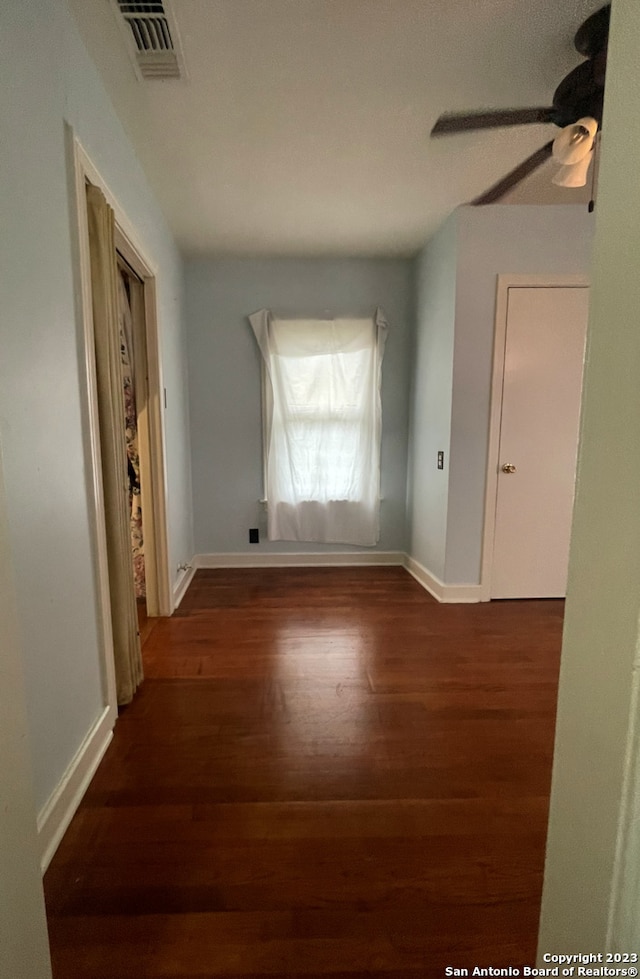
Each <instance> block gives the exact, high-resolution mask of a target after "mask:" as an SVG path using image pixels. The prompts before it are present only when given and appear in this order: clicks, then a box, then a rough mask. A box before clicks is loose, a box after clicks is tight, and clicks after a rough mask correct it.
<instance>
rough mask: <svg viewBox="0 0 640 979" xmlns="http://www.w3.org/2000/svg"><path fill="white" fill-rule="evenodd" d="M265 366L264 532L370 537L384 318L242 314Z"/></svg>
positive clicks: (323, 539)
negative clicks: (303, 318) (308, 318)
mask: <svg viewBox="0 0 640 979" xmlns="http://www.w3.org/2000/svg"><path fill="white" fill-rule="evenodd" d="M249 321H250V323H251V326H252V328H253V331H254V333H255V335H256V339H257V340H258V344H259V346H260V350H261V353H262V356H263V359H264V366H265V374H264V377H265V391H264V394H265V399H264V402H265V418H264V425H265V454H266V465H265V479H266V487H265V490H266V496H267V512H268V534H269V540H292V541H313V542H319V543H326V544H337V543H341V544H359V545H363V546H373V545H374V544H376V543H377V541H378V537H379V510H380V437H381V430H382V408H381V400H380V382H381V376H382V357H383V354H384V345H385V340H386V335H387V330H388V326H387V322H386V319H385V317H384V314H383V312H382V310H380V309H378V311H377V313H376V315H375V317H369V318H366V319H332V320H301V319H299V320H290V319H278V318H277V317H275V316H274V315H273V314H272V313H271V312H270V311H269V310H265V309H263V310H260V312H258V313H254V314H253V315H252V316H250V317H249Z"/></svg>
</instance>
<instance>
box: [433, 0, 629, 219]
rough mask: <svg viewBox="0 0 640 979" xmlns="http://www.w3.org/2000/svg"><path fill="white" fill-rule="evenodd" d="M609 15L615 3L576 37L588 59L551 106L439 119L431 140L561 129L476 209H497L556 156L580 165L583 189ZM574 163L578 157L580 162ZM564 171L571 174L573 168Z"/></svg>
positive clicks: (596, 124)
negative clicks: (537, 126)
mask: <svg viewBox="0 0 640 979" xmlns="http://www.w3.org/2000/svg"><path fill="white" fill-rule="evenodd" d="M610 13H611V4H610V3H608V4H607V5H606V6H604V7H602V8H601V9H600V10H598V11H596V13H594V14H592V15H591V16H590V17H588V18H587V20H585V22H584V24H582V26H581V27H580V28H579V29H578V31H577V32H576V36H575V38H574V45H575V47H576V50H577V51H578V52H579V54H581V55H583V57H584V58H586V59H587V60H586V61H582V62H581V63H580V64H579V65H578V66H577V67H576V68H574V69H573V71H571V72H569V74H568V75H567V77H566V78H564V79H563V80H562V81H561V82H560V84H559V85H558V87H557V89H556V90H555V92H554V95H553V102H552V104H551V105H550V106H548V107H547V106H534V107H532V108H524V109H495V110H487V111H479V112H464V113H461V112H450V113H445V115H442V116H440V118H439V119H438V121H437V122H436V124H435V126H434V127H433V129H432V130H431V135H432V136H448V135H453V134H455V133H463V132H471V131H473V130H478V129H499V128H501V127H503V126H525V125H531V124H533V123H545V122H552V123H553V124H554V125H556V126H559V127H560V128H561V129H562V130H563V132H562V133H561V134H560V135H559V136H558V137H557V139H555V140H550V142H548V143H545V144H544V146H541V147H540V149H539V150H536V151H535V153H532V154H531V156H528V157H527V159H526V160H523V161H522V163H520V164H519V165H518V166H517V167H515V168H514V169H513V170H511V172H510V173H508V174H507V175H506V177H503V178H502V179H501V180H499V181H498V182H497V183H496V184H494V185H493V186H492V187H490V188H489V190H487V191H485V192H484V193H483V194H481V195H480V197H477V198H476V199H475V200H474V201H472V203H473V204H493V203H494V202H495V201H498V200H500V199H501V198H502V197H504V195H505V194H507V193H508V192H509V191H510V190H511V189H512V188H513V187H516V186H517V185H518V184H519V183H520V181H522V180H524V178H525V177H528V176H529V174H530V173H533V171H534V170H536V169H537V168H538V167H539V166H541V165H542V164H543V163H544V162H545V161H546V160H548V159H549V157H550V156H551V155H552V154H553V155H554V156H555V157H556V158H557V159H558V161H559V162H561V163H565V164H570V165H571V166H573V167H575V165H576V163H577V162H580V163H581V166H580V167H578V169H580V171H581V175H583V176H584V180H582V185H584V182H585V180H586V171H587V169H588V166H589V162H590V160H591V150H592V147H593V145H594V139H595V136H596V132H597V130H598V129H599V128H600V127H601V125H602V104H603V100H604V81H605V74H606V68H607V43H608V40H609V16H610ZM554 144H555V145H554ZM576 158H579V161H577V160H576ZM565 169H566V170H567V171H568V170H569V167H566V168H565ZM570 180H571V178H570V177H569V178H568V181H567V182H565V183H564V185H565V186H571V185H572V184H571V182H570ZM573 186H576V184H575V182H574V183H573ZM578 186H579V184H578Z"/></svg>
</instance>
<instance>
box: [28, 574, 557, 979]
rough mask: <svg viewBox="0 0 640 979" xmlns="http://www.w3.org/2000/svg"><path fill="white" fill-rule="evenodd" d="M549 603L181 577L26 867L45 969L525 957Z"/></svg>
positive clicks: (385, 972) (234, 967)
mask: <svg viewBox="0 0 640 979" xmlns="http://www.w3.org/2000/svg"><path fill="white" fill-rule="evenodd" d="M562 614H563V603H562V602H556V601H531V602H492V603H490V604H486V605H438V604H437V603H436V602H435V601H433V600H432V599H431V598H430V596H429V595H428V594H427V593H426V592H425V591H423V589H422V588H421V587H420V586H419V585H418V584H417V583H416V582H415V581H414V580H413V579H412V578H411V577H410V576H409V575H408V573H407V572H406V571H404V570H403V569H401V568H359V569H353V568H338V569H334V568H331V569H330V568H327V569H306V568H296V569H277V570H272V569H264V570H259V571H253V570H251V571H249V570H231V571H227V570H224V571H199V572H198V573H197V574H196V576H195V578H194V581H193V583H192V585H191V587H190V589H189V592H188V593H187V595H186V596H185V598H184V600H183V603H182V606H181V608H180V609H179V611H178V612H177V613H176V615H175V616H174V617H173V618H172V619H164V620H159V621H158V622H157V624H156V625H155V627H154V629H153V631H152V632H151V634H150V636H149V638H148V639H147V642H146V645H145V648H144V656H145V672H146V678H147V679H146V680H145V683H144V685H143V687H142V688H141V691H140V693H139V695H138V696H137V697H136V699H135V700H134V702H133V704H131V705H130V706H129V707H127V708H126V709H125V710H124V711H123V712H122V714H121V716H120V719H119V721H118V724H117V726H116V730H115V736H114V741H113V743H112V745H111V747H110V748H109V750H108V752H107V755H106V756H105V759H104V761H103V763H102V765H101V766H100V769H99V770H98V772H97V774H96V776H95V778H94V781H93V783H92V785H91V787H90V789H89V791H88V793H87V795H86V797H85V799H84V801H83V803H82V805H81V807H80V809H79V811H78V813H77V815H76V817H75V819H74V820H73V822H72V824H71V826H70V828H69V831H68V833H67V835H66V837H65V839H64V840H63V842H62V844H61V846H60V849H59V850H58V853H57V854H56V856H55V858H54V860H53V862H52V864H51V867H50V868H49V871H48V873H47V875H46V878H45V890H46V897H47V906H48V914H49V928H50V937H51V946H52V956H53V966H54V977H55V979H128V977H132V979H133V977H136V979H140V977H146V979H211V977H218V976H220V977H224V976H230V977H231V976H233V977H242V979H257V977H264V976H270V977H305V979H318V977H320V976H332V977H333V979H361V977H379V979H382V977H385V979H409V977H411V979H417V977H431V976H434V977H436V976H439V977H440V976H444V967H445V966H446V965H452V966H454V967H456V968H469V969H471V968H472V967H473V966H474V965H479V966H484V967H486V966H489V965H492V966H496V967H504V966H508V965H512V966H520V967H521V966H522V965H523V964H529V965H534V964H535V963H534V959H535V944H536V933H537V922H538V914H539V905H540V894H541V883H542V869H543V859H544V841H545V834H546V820H547V807H548V793H549V785H550V773H551V757H552V747H553V725H554V714H555V700H556V686H557V675H558V664H559V651H560V641H561V629H562Z"/></svg>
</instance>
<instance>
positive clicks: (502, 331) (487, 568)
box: [480, 273, 590, 602]
mask: <svg viewBox="0 0 640 979" xmlns="http://www.w3.org/2000/svg"><path fill="white" fill-rule="evenodd" d="M496 278H497V284H496V317H495V330H494V339H493V366H492V377H491V403H490V409H489V440H488V446H487V470H486V479H485V503H484V531H483V535H482V561H481V565H480V601H481V602H489V601H491V574H492V571H493V547H494V536H495V529H496V507H497V503H498V463H499V461H500V460H499V453H500V427H501V424H502V389H503V384H504V358H505V353H506V346H507V315H508V312H509V309H508V307H509V289H512V288H524V289H579V288H588V287H589V284H590V283H589V279H588V278H587V276H585V275H512V274H510V273H507V274H500V275H498V276H497V277H496Z"/></svg>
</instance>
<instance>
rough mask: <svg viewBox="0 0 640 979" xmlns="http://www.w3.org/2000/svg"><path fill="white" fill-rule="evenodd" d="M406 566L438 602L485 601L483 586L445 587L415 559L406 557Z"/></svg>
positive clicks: (462, 602)
mask: <svg viewBox="0 0 640 979" xmlns="http://www.w3.org/2000/svg"><path fill="white" fill-rule="evenodd" d="M404 566H405V568H406V569H407V571H408V572H409V574H411V575H413V577H414V578H415V579H416V581H417V582H419V583H420V584H421V585H422V587H423V588H425V589H426V590H427V591H428V592H429V594H431V595H433V597H434V598H435V599H437V601H439V602H442V603H444V604H451V605H455V604H465V605H469V604H472V603H474V602H481V601H483V593H482V586H481V585H445V583H444V582H443V581H440V579H439V578H436V576H435V575H434V574H432V573H431V572H430V571H428V570H427V569H426V568H425V567H424V565H423V564H420V562H419V561H416V559H415V558H412V557H410V556H409V555H408V554H407V555H405V562H404Z"/></svg>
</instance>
